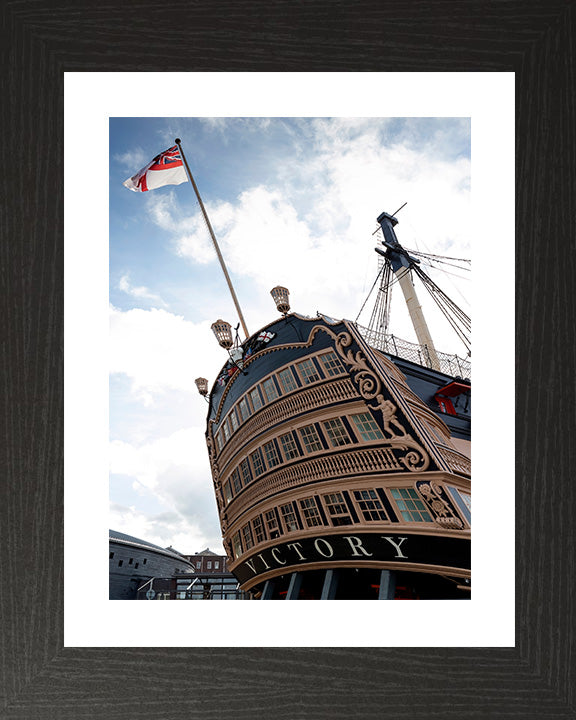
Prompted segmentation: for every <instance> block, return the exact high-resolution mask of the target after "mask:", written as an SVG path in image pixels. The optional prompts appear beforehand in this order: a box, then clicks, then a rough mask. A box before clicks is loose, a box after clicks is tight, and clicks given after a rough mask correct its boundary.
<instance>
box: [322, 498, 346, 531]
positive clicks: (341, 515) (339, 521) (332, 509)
mask: <svg viewBox="0 0 576 720" xmlns="http://www.w3.org/2000/svg"><path fill="white" fill-rule="evenodd" d="M324 504H325V505H326V509H327V510H328V515H329V516H330V522H331V523H332V525H334V526H336V527H338V526H340V525H352V518H351V517H350V511H349V510H348V506H347V505H346V501H345V500H344V496H343V495H342V493H339V492H335V493H329V494H328V495H324Z"/></svg>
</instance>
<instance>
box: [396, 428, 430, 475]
mask: <svg viewBox="0 0 576 720" xmlns="http://www.w3.org/2000/svg"><path fill="white" fill-rule="evenodd" d="M390 445H391V446H392V447H393V448H394V449H395V450H403V451H405V455H397V457H398V461H399V462H401V463H402V464H403V465H404V467H405V468H406V469H407V470H410V472H422V471H423V470H427V469H428V467H429V465H430V458H429V457H428V454H427V453H426V452H424V450H423V448H421V447H420V445H418V443H417V442H416V441H414V440H412V438H411V437H408V436H406V437H402V438H393V439H392V440H390Z"/></svg>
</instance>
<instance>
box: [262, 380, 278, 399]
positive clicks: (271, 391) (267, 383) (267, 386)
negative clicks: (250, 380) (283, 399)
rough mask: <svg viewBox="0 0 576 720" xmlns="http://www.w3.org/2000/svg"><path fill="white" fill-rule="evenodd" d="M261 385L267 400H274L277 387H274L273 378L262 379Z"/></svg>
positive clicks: (276, 395) (276, 394)
mask: <svg viewBox="0 0 576 720" xmlns="http://www.w3.org/2000/svg"><path fill="white" fill-rule="evenodd" d="M262 387H263V388H264V392H265V394H266V398H267V399H268V402H272V400H276V398H277V397H278V388H277V387H276V383H275V382H274V380H273V378H268V380H264V382H263V383H262Z"/></svg>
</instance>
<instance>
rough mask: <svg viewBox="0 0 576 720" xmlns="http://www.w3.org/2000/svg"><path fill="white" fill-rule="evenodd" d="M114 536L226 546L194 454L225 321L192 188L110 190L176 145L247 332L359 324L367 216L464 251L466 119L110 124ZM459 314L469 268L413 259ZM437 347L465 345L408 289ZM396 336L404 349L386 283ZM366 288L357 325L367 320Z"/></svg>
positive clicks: (441, 249)
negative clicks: (279, 321) (280, 292)
mask: <svg viewBox="0 0 576 720" xmlns="http://www.w3.org/2000/svg"><path fill="white" fill-rule="evenodd" d="M109 130H110V133H109V137H110V157H109V182H110V195H109V200H110V203H109V218H110V228H109V238H110V248H109V258H110V278H109V288H110V291H109V292H110V297H109V301H110V384H109V387H110V406H109V407H110V511H109V527H110V528H112V529H115V530H119V531H121V532H125V533H128V534H131V535H135V536H137V537H140V538H142V539H145V540H147V541H149V542H153V543H156V544H158V545H161V546H162V547H167V546H170V545H171V546H172V547H174V548H176V549H177V550H179V551H180V552H183V553H194V552H198V551H200V550H203V549H205V548H206V547H209V548H210V549H211V550H213V551H215V552H222V553H223V552H224V551H223V548H222V542H221V540H222V538H221V532H220V527H219V522H218V515H217V510H216V501H215V498H214V492H213V488H212V480H211V475H210V467H209V463H208V456H207V452H206V445H205V437H204V433H205V427H206V411H207V407H208V406H207V404H206V401H205V400H204V399H203V398H202V397H201V396H200V395H199V394H198V392H197V390H196V386H195V384H194V380H195V379H196V378H197V377H200V376H203V377H206V378H208V380H209V383H210V385H211V384H212V383H213V382H214V380H215V379H216V377H217V375H218V373H219V370H220V369H221V367H222V365H223V364H224V363H225V361H226V359H227V354H226V352H225V351H224V350H222V349H221V348H220V347H219V346H218V344H217V342H216V340H215V338H214V336H213V334H212V331H211V330H210V325H211V324H212V323H213V322H214V321H215V320H217V319H219V318H223V319H224V320H227V321H228V322H230V323H231V324H232V325H233V327H235V326H236V325H237V323H238V318H237V316H236V312H235V309H234V305H233V302H232V299H231V297H230V294H229V292H228V289H227V286H226V282H225V279H224V275H223V273H222V270H221V268H220V265H219V263H218V260H217V257H216V253H215V251H214V249H213V247H212V242H211V239H210V236H209V233H208V230H207V228H206V226H205V224H204V221H203V219H202V215H201V212H200V209H199V205H198V202H197V200H196V198H195V195H194V192H193V189H192V185H191V184H190V183H184V184H181V185H178V186H166V187H163V188H158V189H156V190H152V191H149V192H146V193H135V192H131V191H130V190H128V189H126V188H125V187H124V186H123V185H122V183H123V181H124V180H126V179H127V178H128V177H130V176H131V175H133V174H134V173H135V172H136V171H137V170H139V169H140V168H141V167H143V166H144V165H146V164H147V163H148V162H149V161H150V160H151V159H152V158H153V157H154V156H155V155H157V154H158V153H159V152H161V151H162V150H165V149H167V148H168V147H170V146H171V145H173V144H174V139H175V138H176V137H179V138H181V140H182V147H183V150H184V152H185V154H186V158H187V160H188V164H189V166H190V170H191V172H192V174H193V176H194V179H195V181H196V183H197V185H198V188H199V191H200V194H201V196H202V200H203V202H204V204H205V206H206V210H207V212H208V215H209V218H210V221H211V224H212V227H213V229H214V232H215V235H216V237H217V239H218V243H219V245H220V248H221V251H222V254H223V256H224V258H225V262H226V264H227V267H228V270H229V273H230V276H231V278H232V282H233V284H234V287H235V290H236V294H237V296H238V299H239V302H240V305H241V307H242V312H243V315H244V317H245V320H246V324H247V326H248V330H249V332H250V333H255V332H256V331H257V330H258V329H259V328H260V327H261V326H263V325H265V324H267V323H269V322H271V321H272V320H274V319H275V318H276V317H277V312H276V309H275V306H274V302H273V300H272V298H271V296H270V290H271V289H272V288H273V287H274V286H275V285H284V286H286V287H287V288H288V289H289V290H290V300H291V304H292V310H293V311H295V312H299V313H301V314H303V315H309V316H314V315H315V314H316V312H322V313H325V314H326V315H329V316H331V317H334V318H345V319H349V320H356V318H357V316H358V313H359V312H360V310H361V308H362V306H363V304H364V303H365V301H366V300H367V298H368V296H369V293H370V290H371V288H372V285H373V283H374V281H375V279H376V276H377V273H378V256H377V254H376V253H375V252H374V247H375V246H376V245H377V244H378V243H379V240H378V234H374V232H375V230H376V229H377V222H376V218H377V216H378V215H379V214H380V213H381V212H383V211H385V212H388V213H393V212H395V211H396V210H397V209H398V208H399V207H400V206H402V205H403V204H404V203H406V206H405V207H404V208H402V210H401V211H400V212H399V213H398V216H397V217H398V221H399V223H398V225H397V226H396V228H395V230H396V234H397V236H398V240H399V241H400V243H401V244H402V245H403V246H404V247H405V248H407V249H413V250H419V251H421V252H427V253H433V254H436V255H444V256H450V257H456V258H470V257H471V247H470V238H471V227H470V183H471V176H470V120H469V118H366V119H363V118H225V117H218V118H174V117H171V118H137V117H136V118H134V117H130V118H111V119H110V126H109ZM424 269H425V270H426V271H427V272H428V273H429V274H430V275H431V277H433V279H434V280H435V281H436V282H437V283H438V284H439V285H440V286H441V287H442V288H443V289H444V291H445V292H446V293H447V294H448V295H449V296H450V297H451V298H452V299H453V300H454V301H455V302H456V303H457V304H458V305H459V306H460V307H461V308H462V309H463V310H464V311H465V312H466V313H467V314H468V315H471V309H470V305H469V303H468V302H467V299H468V298H469V297H470V296H471V292H470V275H471V273H469V272H464V271H461V270H458V269H456V268H453V267H450V266H447V267H446V269H447V270H448V271H449V272H450V274H446V273H440V272H438V271H437V270H436V269H434V268H430V267H424ZM417 292H418V296H419V299H420V301H421V303H422V305H423V308H424V311H425V313H426V318H427V321H428V324H429V326H430V329H431V332H432V336H433V338H434V341H435V344H436V347H437V349H438V350H441V351H443V352H450V353H457V354H458V355H460V356H461V357H464V356H465V355H466V350H465V349H464V347H463V346H462V344H461V343H460V341H459V340H458V339H457V337H456V336H455V335H454V333H453V332H452V331H451V330H450V327H449V326H448V324H447V322H446V321H445V320H444V318H443V317H442V316H441V315H439V313H438V312H437V311H435V306H431V307H430V305H429V303H428V302H427V297H426V293H425V291H424V289H423V288H422V287H421V286H417ZM393 297H394V304H393V308H392V317H391V328H390V329H391V332H393V333H394V334H395V335H396V336H398V337H401V338H404V339H406V340H409V341H412V342H414V341H415V336H414V332H413V330H412V328H411V325H410V322H409V320H408V318H407V315H406V311H405V308H404V306H403V302H402V299H401V294H400V293H399V291H398V290H396V291H395V292H394V296H393ZM374 301H375V294H374V293H372V295H371V296H370V298H369V299H368V302H366V304H365V308H364V311H363V312H362V314H361V315H360V317H359V318H358V321H359V322H360V323H361V324H367V323H368V320H369V317H370V311H371V307H372V306H373V304H374Z"/></svg>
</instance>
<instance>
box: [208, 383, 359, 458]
mask: <svg viewBox="0 0 576 720" xmlns="http://www.w3.org/2000/svg"><path fill="white" fill-rule="evenodd" d="M355 397H357V392H356V390H355V389H354V385H353V384H352V381H351V380H350V379H349V378H347V377H342V378H338V379H335V380H331V381H330V382H324V383H322V384H319V385H312V386H311V387H309V388H305V389H300V390H299V391H297V392H294V393H291V394H290V395H286V396H285V397H282V398H280V399H279V400H276V401H274V402H273V403H272V404H270V405H269V406H268V405H267V406H264V408H262V409H261V410H259V411H257V412H256V413H255V414H254V415H252V416H251V417H250V418H249V419H248V420H246V422H245V423H244V424H243V425H242V426H241V427H240V428H239V429H238V430H236V432H235V433H234V435H233V436H232V438H231V439H230V440H229V441H228V443H226V445H225V446H224V448H223V450H222V452H221V453H220V454H219V455H218V456H217V457H218V463H219V465H220V469H221V470H222V471H223V472H224V470H225V467H226V465H227V463H228V462H230V460H231V459H232V458H233V457H234V455H235V454H236V453H237V452H238V451H239V450H242V449H243V448H244V447H245V446H246V445H247V444H248V443H249V442H250V440H251V439H252V438H254V437H256V435H258V434H259V433H261V432H263V431H264V430H265V429H267V428H269V427H272V426H273V425H276V424H277V423H280V422H284V421H285V420H288V419H289V418H291V417H294V416H295V415H299V414H300V413H304V412H306V411H309V410H314V409H317V408H321V407H324V406H326V405H331V404H332V403H337V402H344V401H345V400H350V399H351V398H355Z"/></svg>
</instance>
